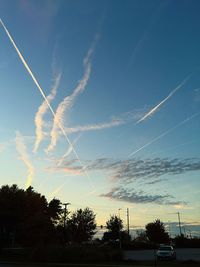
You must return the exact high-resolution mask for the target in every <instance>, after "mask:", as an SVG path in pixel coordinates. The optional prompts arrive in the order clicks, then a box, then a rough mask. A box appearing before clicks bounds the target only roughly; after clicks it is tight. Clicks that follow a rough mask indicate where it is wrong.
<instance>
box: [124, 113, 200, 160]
mask: <svg viewBox="0 0 200 267" xmlns="http://www.w3.org/2000/svg"><path fill="white" fill-rule="evenodd" d="M199 114H200V112H197V113H194V114H193V115H191V116H190V117H188V118H186V119H185V120H183V121H181V122H179V123H178V124H177V125H175V126H174V127H172V128H170V129H168V130H167V131H165V132H164V133H162V134H160V135H159V136H157V137H155V138H153V139H152V140H151V141H149V142H148V143H146V144H145V145H143V146H141V147H140V148H138V149H137V150H135V151H133V152H132V153H131V154H130V155H129V157H131V156H133V155H135V154H137V153H138V152H139V151H141V150H143V149H144V148H146V147H148V146H150V145H151V144H153V143H155V142H156V141H157V140H159V139H161V138H162V137H164V136H165V135H167V134H169V133H171V132H172V131H174V130H175V129H176V128H178V127H180V126H181V125H183V124H185V123H187V122H188V121H190V120H191V119H193V118H194V117H196V116H198V115H199Z"/></svg>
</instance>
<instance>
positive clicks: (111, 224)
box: [103, 215, 123, 241]
mask: <svg viewBox="0 0 200 267" xmlns="http://www.w3.org/2000/svg"><path fill="white" fill-rule="evenodd" d="M106 228H107V229H108V231H107V232H105V233H104V235H103V241H109V240H117V239H119V238H120V234H121V231H122V229H123V222H122V220H121V219H120V218H119V217H117V216H116V215H112V216H111V217H110V219H109V220H108V221H107V222H106Z"/></svg>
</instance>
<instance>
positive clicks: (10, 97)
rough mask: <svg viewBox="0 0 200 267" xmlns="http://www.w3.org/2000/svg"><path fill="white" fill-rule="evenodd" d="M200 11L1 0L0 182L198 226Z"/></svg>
mask: <svg viewBox="0 0 200 267" xmlns="http://www.w3.org/2000/svg"><path fill="white" fill-rule="evenodd" d="M199 11H200V3H199V1H198V0H197V1H196V0H193V1H189V0H182V1H178V0H173V1H170V0H162V1H161V0H123V1H122V0H105V1H104V0H101V1H100V0H95V1H94V0H84V1H82V0H75V1H74V0H65V1H64V0H63V1H62V0H60V1H59V0H54V1H53V0H52V1H51V0H48V1H47V0H42V1H41V0H40V1H38V0H34V1H29V0H26V1H25V0H18V1H17V0H16V1H11V0H9V1H8V0H0V18H1V21H0V94H1V97H0V108H1V113H0V121H1V124H0V137H1V139H0V162H1V168H0V177H1V178H0V179H1V180H0V184H1V185H4V184H9V185H11V184H17V185H18V186H19V187H21V188H24V189H26V188H27V187H28V186H30V185H31V186H33V187H34V189H35V190H36V191H38V192H40V193H41V194H44V195H45V196H46V197H47V199H48V200H50V199H52V198H54V197H55V198H59V199H60V200H61V201H62V202H63V203H66V202H69V203H71V205H69V206H68V209H69V211H71V212H72V211H73V210H76V209H78V208H84V207H90V208H91V209H93V210H94V212H95V213H96V219H97V224H98V225H101V224H102V225H105V222H106V221H107V220H108V219H109V216H110V215H112V214H117V215H119V216H120V217H121V218H122V219H123V221H124V226H125V227H126V211H127V208H129V211H130V225H131V228H133V229H139V228H142V227H144V226H145V224H147V223H148V222H151V221H153V220H155V219H157V218H159V219H161V220H162V221H163V222H165V223H166V227H168V230H170V231H171V232H172V234H176V233H177V231H178V227H177V225H178V223H177V220H178V217H177V213H178V212H180V217H181V222H182V225H183V226H184V229H185V231H186V233H190V231H191V233H192V235H196V236H200V213H199V210H200V179H199V178H200V177H199V176H200V152H199V151H200V139H199V134H200V75H199V74H200V50H199V47H200V34H199V26H200V18H199ZM169 225H170V226H169Z"/></svg>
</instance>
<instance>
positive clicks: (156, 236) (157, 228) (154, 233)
mask: <svg viewBox="0 0 200 267" xmlns="http://www.w3.org/2000/svg"><path fill="white" fill-rule="evenodd" d="M145 227H146V235H147V237H148V239H149V240H150V241H151V242H154V243H157V244H161V243H162V244H168V243H169V241H170V238H169V235H168V233H167V232H166V231H165V226H164V224H163V223H162V222H161V221H160V220H155V222H151V223H148V224H147V225H146V226H145Z"/></svg>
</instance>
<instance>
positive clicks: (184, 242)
mask: <svg viewBox="0 0 200 267" xmlns="http://www.w3.org/2000/svg"><path fill="white" fill-rule="evenodd" d="M174 243H175V245H176V247H179V248H200V238H197V237H196V238H195V237H194V238H187V237H185V236H184V235H181V236H180V235H179V236H176V237H175V238H174Z"/></svg>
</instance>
